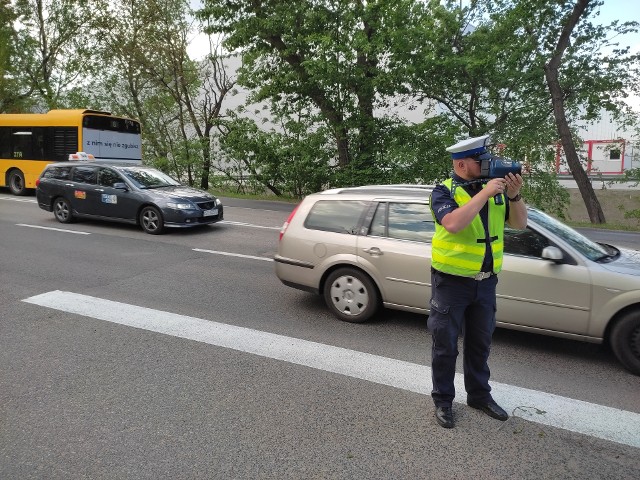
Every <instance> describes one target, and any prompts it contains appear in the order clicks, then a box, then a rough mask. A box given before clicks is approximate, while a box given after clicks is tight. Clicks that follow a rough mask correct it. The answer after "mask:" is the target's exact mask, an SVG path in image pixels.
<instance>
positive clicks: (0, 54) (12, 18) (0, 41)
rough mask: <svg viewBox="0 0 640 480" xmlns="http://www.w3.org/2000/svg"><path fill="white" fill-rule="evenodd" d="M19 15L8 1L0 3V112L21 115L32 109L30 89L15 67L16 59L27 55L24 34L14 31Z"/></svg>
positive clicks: (22, 73) (25, 79) (4, 0)
mask: <svg viewBox="0 0 640 480" xmlns="http://www.w3.org/2000/svg"><path fill="white" fill-rule="evenodd" d="M17 18H18V14H17V13H16V11H15V10H14V8H13V6H12V5H11V3H10V2H9V0H1V1H0V113H7V112H21V111H25V110H27V109H28V108H29V107H30V106H31V93H32V92H33V88H32V87H31V85H30V83H29V81H28V79H27V78H26V76H25V75H24V72H22V71H21V70H20V68H18V67H17V64H18V63H19V58H20V57H23V56H26V55H27V53H28V52H27V51H25V49H24V48H22V47H23V46H24V45H25V43H26V41H27V37H25V35H24V32H21V31H19V30H16V28H15V22H16V20H17Z"/></svg>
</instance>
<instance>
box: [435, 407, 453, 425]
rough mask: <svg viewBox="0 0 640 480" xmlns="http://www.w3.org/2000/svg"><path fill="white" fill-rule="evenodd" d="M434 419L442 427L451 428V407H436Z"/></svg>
mask: <svg viewBox="0 0 640 480" xmlns="http://www.w3.org/2000/svg"><path fill="white" fill-rule="evenodd" d="M436 421H437V422H438V423H439V424H440V426H441V427H444V428H453V412H452V411H451V407H436Z"/></svg>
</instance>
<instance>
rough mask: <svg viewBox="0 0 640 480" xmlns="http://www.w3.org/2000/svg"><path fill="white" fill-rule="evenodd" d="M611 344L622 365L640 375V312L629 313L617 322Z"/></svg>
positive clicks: (612, 331) (611, 336) (610, 338)
mask: <svg viewBox="0 0 640 480" xmlns="http://www.w3.org/2000/svg"><path fill="white" fill-rule="evenodd" d="M609 342H610V344H611V349H612V350H613V353H614V354H615V356H616V357H617V358H618V360H619V361H620V363H622V365H624V366H625V367H626V368H627V369H628V370H629V371H630V372H632V373H635V374H636V375H640V310H633V311H630V312H627V313H625V314H624V315H623V316H622V317H620V318H619V319H618V320H617V321H616V323H615V324H614V325H613V328H612V329H611V335H610V337H609Z"/></svg>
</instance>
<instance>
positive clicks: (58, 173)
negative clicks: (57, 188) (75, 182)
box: [42, 166, 71, 180]
mask: <svg viewBox="0 0 640 480" xmlns="http://www.w3.org/2000/svg"><path fill="white" fill-rule="evenodd" d="M70 173H71V167H67V166H63V167H49V168H47V169H46V170H45V171H44V173H43V174H42V177H43V178H55V179H58V180H68V179H69V175H70Z"/></svg>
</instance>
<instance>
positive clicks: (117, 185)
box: [113, 182, 129, 191]
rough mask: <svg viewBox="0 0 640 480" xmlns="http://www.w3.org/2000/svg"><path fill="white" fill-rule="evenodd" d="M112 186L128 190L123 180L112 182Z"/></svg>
mask: <svg viewBox="0 0 640 480" xmlns="http://www.w3.org/2000/svg"><path fill="white" fill-rule="evenodd" d="M113 188H115V189H116V190H125V191H126V190H129V189H128V188H127V184H126V183H124V182H116V183H114V184H113Z"/></svg>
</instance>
